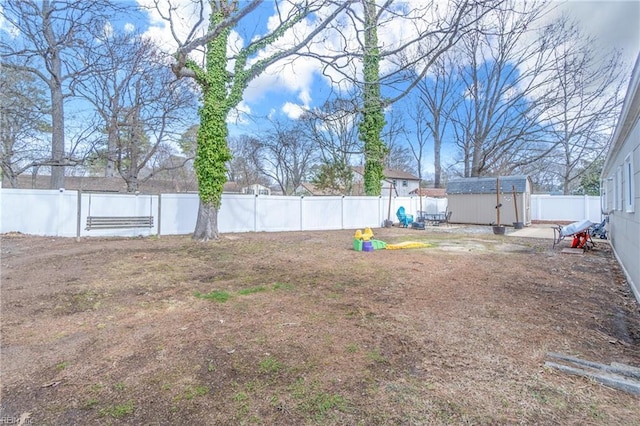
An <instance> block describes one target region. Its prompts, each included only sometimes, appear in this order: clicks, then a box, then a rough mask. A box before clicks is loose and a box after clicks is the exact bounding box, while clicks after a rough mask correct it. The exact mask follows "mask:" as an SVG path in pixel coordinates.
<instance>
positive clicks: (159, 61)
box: [73, 33, 195, 192]
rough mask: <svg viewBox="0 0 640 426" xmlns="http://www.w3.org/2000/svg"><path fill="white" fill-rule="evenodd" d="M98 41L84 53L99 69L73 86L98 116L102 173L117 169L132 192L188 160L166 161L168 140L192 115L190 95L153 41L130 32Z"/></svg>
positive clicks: (111, 174)
mask: <svg viewBox="0 0 640 426" xmlns="http://www.w3.org/2000/svg"><path fill="white" fill-rule="evenodd" d="M100 41H101V43H100V45H99V46H97V47H96V48H95V49H93V50H92V51H90V52H86V61H87V62H90V63H96V64H99V68H98V67H95V68H94V70H93V72H92V74H91V75H90V76H89V78H85V79H83V80H82V81H79V82H77V83H76V84H75V85H74V86H73V88H74V90H75V92H76V93H78V94H80V95H82V96H83V97H84V98H85V99H86V100H87V101H88V102H90V103H91V104H92V105H93V106H94V107H95V109H96V111H97V112H98V114H99V115H100V117H101V118H102V121H103V128H104V129H105V133H106V137H107V143H106V151H103V153H104V154H105V160H106V171H105V176H107V177H111V176H114V175H115V174H116V173H117V174H119V175H120V176H121V177H122V178H123V179H124V180H125V182H126V183H127V191H129V192H135V191H137V190H138V184H139V183H140V182H145V181H147V180H149V179H150V178H152V177H153V176H155V174H156V173H158V172H159V171H161V170H163V169H167V168H179V167H182V166H184V164H185V163H186V162H187V161H188V158H185V159H184V161H182V162H181V161H177V159H174V161H167V159H168V158H169V157H170V156H171V149H170V148H169V146H168V142H169V141H170V140H172V139H175V138H177V136H178V134H179V132H181V131H182V130H183V129H184V126H185V125H186V124H187V123H189V122H190V121H191V120H190V118H195V101H194V96H193V93H192V92H191V91H190V88H189V87H188V85H187V82H186V81H182V80H177V79H176V78H175V76H174V75H173V74H172V72H171V70H170V69H169V68H168V67H167V66H166V62H165V58H164V56H163V55H162V54H161V53H160V52H159V51H158V49H157V48H156V47H155V46H154V45H153V43H152V42H151V41H149V40H145V39H143V38H141V37H140V36H139V35H136V34H133V33H128V34H107V35H105V36H104V37H102V38H101V40H100Z"/></svg>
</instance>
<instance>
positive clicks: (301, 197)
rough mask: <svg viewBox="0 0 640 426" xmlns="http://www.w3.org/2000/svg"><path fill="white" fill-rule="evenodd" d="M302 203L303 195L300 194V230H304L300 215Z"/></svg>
mask: <svg viewBox="0 0 640 426" xmlns="http://www.w3.org/2000/svg"><path fill="white" fill-rule="evenodd" d="M302 203H304V195H301V196H300V230H301V231H303V230H304V226H303V224H302V220H303V217H302V210H303V208H302Z"/></svg>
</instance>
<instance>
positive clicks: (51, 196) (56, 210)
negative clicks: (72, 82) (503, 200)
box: [0, 188, 601, 237]
mask: <svg viewBox="0 0 640 426" xmlns="http://www.w3.org/2000/svg"><path fill="white" fill-rule="evenodd" d="M79 195H80V196H79ZM400 206H404V208H405V209H406V211H407V213H409V214H413V215H416V214H417V212H418V210H423V211H426V212H427V213H442V212H444V211H446V209H447V200H446V199H442V198H426V197H423V198H422V200H420V198H419V197H393V198H391V200H389V198H388V197H342V196H337V197H293V196H285V197H281V196H264V195H260V196H254V195H241V194H223V196H222V206H221V208H220V212H219V215H218V230H219V231H220V232H221V233H235V232H276V231H305V230H331V229H361V228H365V227H372V228H377V227H380V226H382V224H383V223H384V221H385V219H387V218H388V217H390V219H391V220H393V221H397V219H396V215H395V212H396V210H397V209H398V208H399V207H400ZM599 206H600V198H599V197H583V196H572V197H567V196H562V197H561V196H544V195H533V196H532V219H533V220H548V221H554V220H555V221H577V220H582V219H585V218H586V219H589V220H591V221H592V222H598V221H600V218H601V215H600V207H599ZM78 207H80V208H79V209H78ZM198 207H199V200H198V194H195V193H189V194H161V195H159V196H158V195H145V194H138V195H135V194H120V193H80V194H79V193H78V191H66V190H35V189H9V188H2V189H0V233H9V232H21V233H24V234H30V235H43V236H60V237H78V236H80V237H87V236H125V237H127V236H138V235H143V236H148V235H185V234H190V233H192V232H193V230H194V229H195V224H196V219H197V213H198ZM421 207H422V208H421ZM89 215H91V216H153V217H154V226H153V228H135V229H99V230H87V229H86V222H87V216H89Z"/></svg>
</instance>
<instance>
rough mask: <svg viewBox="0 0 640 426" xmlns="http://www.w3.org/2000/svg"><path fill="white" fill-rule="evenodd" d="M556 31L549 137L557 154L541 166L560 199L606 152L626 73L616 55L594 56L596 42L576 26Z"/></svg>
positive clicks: (562, 24)
mask: <svg viewBox="0 0 640 426" xmlns="http://www.w3.org/2000/svg"><path fill="white" fill-rule="evenodd" d="M558 28H559V30H560V33H561V34H563V35H564V36H563V37H562V39H563V41H564V43H563V44H562V45H561V46H559V48H558V49H556V50H555V51H554V52H553V57H552V58H551V61H550V65H551V69H550V70H549V74H550V76H551V77H552V79H553V81H554V83H555V84H554V89H555V92H554V95H555V98H556V99H557V102H556V107H555V108H554V110H553V113H551V114H550V115H551V117H552V119H551V123H552V124H551V126H549V128H548V129H549V131H548V133H547V135H548V138H549V139H550V140H551V141H552V142H553V143H554V144H557V145H556V146H557V148H556V149H555V150H554V151H553V153H552V155H549V156H547V157H546V158H545V160H544V161H545V162H546V163H547V164H550V165H551V168H550V170H555V171H556V173H557V174H556V176H557V178H558V180H559V181H560V183H561V186H562V191H563V193H564V194H569V193H571V192H572V189H573V187H575V186H577V185H578V184H579V183H580V180H581V178H582V177H583V176H584V175H585V174H587V173H589V172H590V170H591V169H590V168H589V167H588V164H590V163H591V162H592V161H594V160H597V159H598V158H601V156H602V155H604V152H605V151H606V149H607V142H608V140H609V138H610V135H611V134H612V132H613V129H614V126H615V122H616V119H617V117H618V114H619V111H620V107H621V105H622V100H623V96H622V95H621V94H622V93H623V90H624V87H623V83H624V78H623V75H622V72H623V69H624V67H623V66H622V65H623V64H622V61H621V57H620V54H619V52H611V54H610V55H609V56H608V57H605V58H602V57H600V56H598V55H596V52H595V50H594V46H595V45H596V44H597V40H595V39H593V38H592V37H588V36H586V35H585V34H583V33H582V32H581V31H580V29H579V28H578V27H577V25H576V24H575V23H571V22H569V21H567V20H566V19H564V18H563V19H561V20H560V21H559V22H558ZM538 169H542V167H540V166H539V167H538Z"/></svg>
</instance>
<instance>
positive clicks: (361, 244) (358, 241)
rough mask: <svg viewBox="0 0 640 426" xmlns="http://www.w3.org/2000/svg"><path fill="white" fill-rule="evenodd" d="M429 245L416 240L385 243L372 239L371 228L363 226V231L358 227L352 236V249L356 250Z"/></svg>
mask: <svg viewBox="0 0 640 426" xmlns="http://www.w3.org/2000/svg"><path fill="white" fill-rule="evenodd" d="M430 246H431V245H430V244H427V243H420V242H417V241H404V242H401V243H397V244H387V243H385V242H384V241H380V240H374V239H373V231H372V230H371V228H365V230H364V232H363V231H361V230H359V229H358V230H357V231H356V234H355V235H354V237H353V249H354V250H356V251H373V250H379V249H387V250H398V249H407V248H422V247H430Z"/></svg>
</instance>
